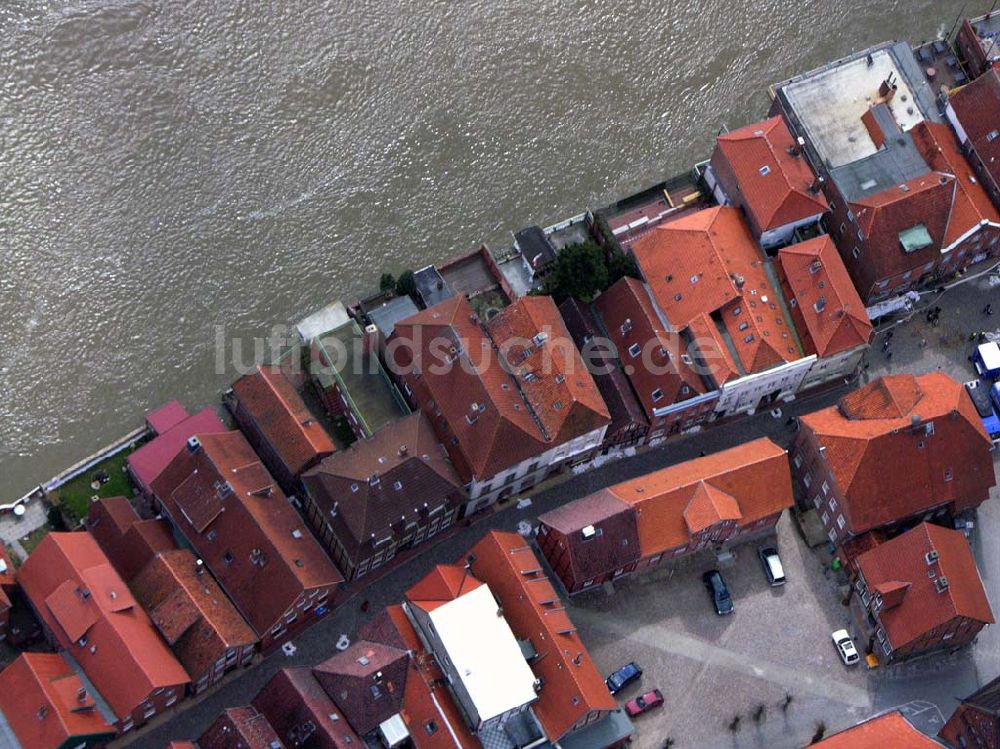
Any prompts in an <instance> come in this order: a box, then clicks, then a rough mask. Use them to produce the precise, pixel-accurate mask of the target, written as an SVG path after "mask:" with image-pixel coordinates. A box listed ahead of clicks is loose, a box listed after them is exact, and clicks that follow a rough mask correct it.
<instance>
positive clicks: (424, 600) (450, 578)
mask: <svg viewBox="0 0 1000 749" xmlns="http://www.w3.org/2000/svg"><path fill="white" fill-rule="evenodd" d="M479 585H480V582H479V581H478V580H477V579H476V578H475V577H473V576H472V575H471V574H469V572H468V570H466V569H464V568H462V567H456V566H455V565H452V564H438V565H435V567H434V569H432V570H431V571H430V572H429V573H427V575H425V576H424V577H423V578H422V579H421V580H420V582H418V583H417V584H416V585H414V586H413V587H412V588H410V589H409V590H408V591H406V599H407V600H408V601H409V602H410V603H411V604H412V605H414V606H419V607H420V608H422V609H423V610H424V611H433V610H434V609H436V608H437V607H438V606H440V605H441V604H444V603H448V602H449V601H454V600H455V599H456V598H459V597H461V596H463V595H465V594H466V593H468V592H469V591H472V590H475V589H476V588H478V587H479Z"/></svg>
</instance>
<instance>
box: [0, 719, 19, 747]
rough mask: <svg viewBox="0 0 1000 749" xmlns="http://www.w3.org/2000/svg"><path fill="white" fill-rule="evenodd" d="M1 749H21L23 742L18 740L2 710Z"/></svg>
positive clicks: (0, 725)
mask: <svg viewBox="0 0 1000 749" xmlns="http://www.w3.org/2000/svg"><path fill="white" fill-rule="evenodd" d="M0 749H21V742H20V741H18V740H17V735H16V734H15V733H14V729H13V728H11V727H10V723H8V722H7V716H6V715H4V714H3V710H0Z"/></svg>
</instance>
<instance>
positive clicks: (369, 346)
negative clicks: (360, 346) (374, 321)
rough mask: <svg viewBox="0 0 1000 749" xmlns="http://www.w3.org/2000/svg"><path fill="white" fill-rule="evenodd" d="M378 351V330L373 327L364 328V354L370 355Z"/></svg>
mask: <svg viewBox="0 0 1000 749" xmlns="http://www.w3.org/2000/svg"><path fill="white" fill-rule="evenodd" d="M376 351H378V328H377V327H376V326H375V325H366V326H365V338H364V352H365V353H366V354H372V353H375V352H376Z"/></svg>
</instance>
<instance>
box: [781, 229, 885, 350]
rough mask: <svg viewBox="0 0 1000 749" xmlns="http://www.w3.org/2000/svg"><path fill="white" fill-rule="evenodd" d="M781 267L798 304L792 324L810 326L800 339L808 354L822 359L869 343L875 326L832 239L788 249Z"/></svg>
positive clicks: (783, 256) (823, 239) (800, 243)
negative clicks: (799, 320) (799, 322)
mask: <svg viewBox="0 0 1000 749" xmlns="http://www.w3.org/2000/svg"><path fill="white" fill-rule="evenodd" d="M778 262H779V264H780V267H781V270H782V273H783V277H784V280H785V283H787V285H788V288H789V290H790V292H791V294H790V296H789V297H788V302H789V304H793V302H792V300H793V299H794V300H795V302H794V304H795V311H793V313H792V319H793V320H796V322H798V318H801V320H802V324H803V326H804V329H803V330H800V331H799V334H800V336H801V338H802V341H803V345H804V347H805V350H806V353H808V354H816V355H817V356H819V357H821V358H822V357H827V356H833V355H834V354H837V353H840V352H842V351H849V350H851V349H853V348H855V347H857V346H863V345H865V344H866V343H868V341H869V340H870V339H871V336H872V330H873V329H872V324H871V321H870V320H869V319H868V314H867V312H866V311H865V305H864V303H863V302H862V301H861V297H860V296H858V292H857V289H855V287H854V282H853V281H851V277H850V276H849V275H848V273H847V268H845V267H844V261H843V260H842V259H841V257H840V253H838V252H837V247H836V245H835V244H834V243H833V240H832V239H831V238H830V235H828V234H823V235H822V236H819V237H815V238H813V239H808V240H806V241H805V242H799V243H798V244H793V245H790V246H789V247H785V248H783V249H782V250H781V251H780V252H779V253H778Z"/></svg>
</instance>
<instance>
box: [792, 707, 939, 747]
mask: <svg viewBox="0 0 1000 749" xmlns="http://www.w3.org/2000/svg"><path fill="white" fill-rule="evenodd" d="M890 748H891V749H941V745H940V744H938V743H937V742H936V741H934V740H933V739H930V738H928V737H927V736H924V735H923V734H922V733H920V731H918V730H917V729H916V728H914V727H913V726H912V725H910V723H909V721H907V720H906V718H904V717H903V716H902V715H900V714H899V713H898V712H891V713H886V714H885V715H880V716H879V717H877V718H871V719H870V720H866V721H865V722H864V723H859V724H858V725H856V726H854V727H853V728H848V729H847V730H846V731H841V732H840V733H837V734H834V735H833V736H830V737H829V738H826V739H823V740H822V741H820V742H819V743H818V744H812V745H811V747H810V749H890Z"/></svg>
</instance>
